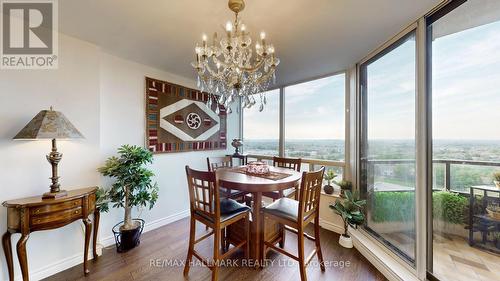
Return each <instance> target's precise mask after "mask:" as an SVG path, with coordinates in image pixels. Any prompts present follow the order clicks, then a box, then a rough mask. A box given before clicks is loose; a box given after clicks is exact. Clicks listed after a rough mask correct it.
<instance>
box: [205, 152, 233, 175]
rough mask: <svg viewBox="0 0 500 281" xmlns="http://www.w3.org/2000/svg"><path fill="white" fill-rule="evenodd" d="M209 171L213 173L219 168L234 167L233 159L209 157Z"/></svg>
mask: <svg viewBox="0 0 500 281" xmlns="http://www.w3.org/2000/svg"><path fill="white" fill-rule="evenodd" d="M207 166H208V170H209V171H211V172H213V171H215V170H217V169H219V168H228V167H232V166H233V157H231V156H225V157H207Z"/></svg>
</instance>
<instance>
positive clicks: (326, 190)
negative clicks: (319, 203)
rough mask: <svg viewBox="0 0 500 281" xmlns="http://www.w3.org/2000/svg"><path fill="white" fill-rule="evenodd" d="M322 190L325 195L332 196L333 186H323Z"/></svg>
mask: <svg viewBox="0 0 500 281" xmlns="http://www.w3.org/2000/svg"><path fill="white" fill-rule="evenodd" d="M323 190H324V191H325V193H326V194H333V191H334V189H333V186H331V185H325V186H323Z"/></svg>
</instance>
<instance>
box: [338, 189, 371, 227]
mask: <svg viewBox="0 0 500 281" xmlns="http://www.w3.org/2000/svg"><path fill="white" fill-rule="evenodd" d="M365 204H366V200H360V199H359V193H358V192H357V191H355V192H354V193H352V192H351V191H349V190H348V191H346V192H345V198H344V199H343V200H339V199H337V200H336V201H335V203H334V204H331V205H330V208H331V209H332V210H334V211H335V213H337V214H338V215H340V216H341V217H342V220H343V221H344V236H348V235H347V226H348V225H350V226H351V227H354V228H357V226H358V225H361V224H362V223H363V222H364V220H365V216H364V214H363V212H362V209H363V206H364V205H365Z"/></svg>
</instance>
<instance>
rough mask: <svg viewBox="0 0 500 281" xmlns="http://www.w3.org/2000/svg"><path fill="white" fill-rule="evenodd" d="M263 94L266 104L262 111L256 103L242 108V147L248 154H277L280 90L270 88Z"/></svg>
mask: <svg viewBox="0 0 500 281" xmlns="http://www.w3.org/2000/svg"><path fill="white" fill-rule="evenodd" d="M264 95H265V97H266V106H265V107H264V110H263V111H262V112H259V106H258V105H256V106H253V107H251V108H250V109H244V112H243V142H244V146H243V149H244V151H245V153H249V154H256V155H268V156H273V155H278V154H279V135H280V126H279V114H280V113H279V108H280V106H279V104H280V91H279V89H277V90H272V91H268V92H266V93H265V94H264Z"/></svg>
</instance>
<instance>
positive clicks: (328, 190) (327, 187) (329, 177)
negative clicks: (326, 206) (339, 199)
mask: <svg viewBox="0 0 500 281" xmlns="http://www.w3.org/2000/svg"><path fill="white" fill-rule="evenodd" d="M336 177H337V174H335V172H334V171H333V170H332V169H330V170H328V171H326V173H325V175H324V179H325V180H326V182H327V185H325V186H323V190H324V191H325V193H326V194H333V191H334V188H333V186H332V181H333V179H335V178H336Z"/></svg>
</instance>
